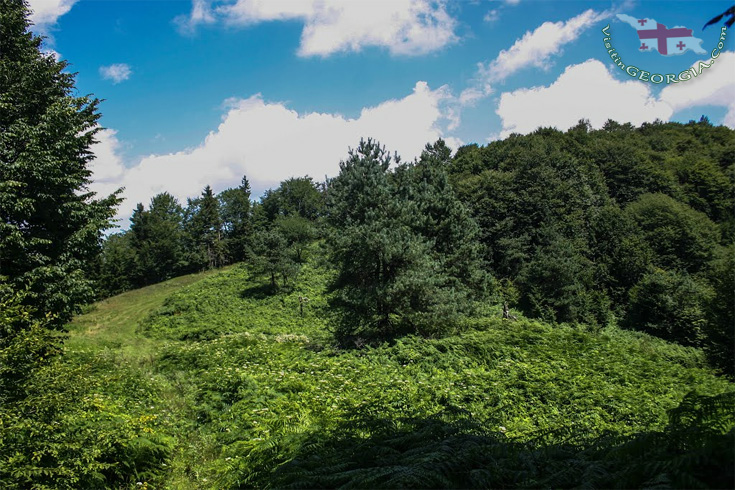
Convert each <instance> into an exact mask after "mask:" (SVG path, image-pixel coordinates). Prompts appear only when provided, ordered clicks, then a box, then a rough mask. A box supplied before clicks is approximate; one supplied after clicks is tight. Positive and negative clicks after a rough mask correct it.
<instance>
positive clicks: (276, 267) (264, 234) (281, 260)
mask: <svg viewBox="0 0 735 490" xmlns="http://www.w3.org/2000/svg"><path fill="white" fill-rule="evenodd" d="M291 231H294V230H293V229H292V230H291ZM291 237H292V238H293V234H292V235H291ZM298 245H299V247H300V248H299V249H298V250H299V256H300V255H301V250H302V247H303V243H299V244H298ZM289 251H290V250H289V243H288V242H287V241H286V238H284V236H283V234H282V233H281V231H280V230H278V229H275V230H264V231H261V232H259V233H258V234H257V235H256V236H255V243H254V244H253V252H254V253H255V257H256V261H255V265H256V268H257V270H258V271H259V272H260V273H262V274H265V275H267V276H268V277H270V281H271V289H272V290H273V291H275V290H276V289H278V281H279V279H280V281H281V284H282V285H283V287H287V286H288V282H289V280H290V279H292V278H293V277H294V276H295V275H296V274H298V272H299V264H298V263H297V262H295V261H294V259H293V258H292V256H291V254H290V253H289Z"/></svg>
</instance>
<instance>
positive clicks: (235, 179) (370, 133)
mask: <svg viewBox="0 0 735 490" xmlns="http://www.w3.org/2000/svg"><path fill="white" fill-rule="evenodd" d="M449 97H450V94H449V92H448V90H447V88H446V87H441V88H439V89H436V90H431V89H430V88H429V86H428V85H427V84H426V83H425V82H418V83H417V84H416V86H415V87H414V89H413V92H412V93H411V94H409V95H407V96H406V97H404V98H402V99H396V100H389V101H386V102H383V103H382V104H380V105H378V106H375V107H368V108H364V109H363V110H362V111H361V113H360V116H359V117H357V118H355V119H348V118H345V117H343V116H341V115H339V114H328V113H317V112H312V113H307V114H299V113H297V112H296V111H293V110H291V109H289V108H288V107H286V106H285V105H284V104H282V103H276V102H267V101H265V100H264V99H263V97H261V96H260V95H254V96H252V97H250V98H248V99H238V100H230V101H228V104H229V110H228V111H227V113H226V114H225V115H224V116H223V119H222V123H221V124H220V125H219V127H218V128H217V129H216V130H215V131H212V132H210V133H209V135H207V137H206V138H205V139H204V141H203V142H202V143H201V144H200V145H199V146H197V147H196V148H193V149H187V150H183V151H180V152H177V153H170V154H166V155H150V156H147V157H144V158H142V159H141V160H140V161H138V162H137V163H135V164H134V165H133V166H131V167H129V168H125V167H124V166H123V165H122V162H121V159H120V158H119V156H118V155H119V142H118V141H117V138H116V136H115V134H114V132H106V133H102V134H101V137H100V138H99V139H100V143H99V144H98V145H97V146H96V147H95V150H94V152H95V154H96V155H97V157H98V158H97V160H96V163H95V164H94V175H93V180H94V184H93V186H92V190H94V191H97V192H100V193H102V194H104V193H109V192H111V191H113V190H115V189H117V188H119V187H125V188H126V190H125V192H124V197H126V198H127V200H126V202H125V203H123V205H122V206H121V210H120V212H121V214H120V217H121V218H127V217H129V216H130V213H131V211H132V208H133V207H134V206H135V204H136V203H138V202H143V203H146V204H147V203H148V202H149V200H150V198H151V197H153V196H154V195H155V194H157V193H160V192H163V191H168V192H170V193H171V194H173V195H174V196H176V197H177V198H178V199H180V200H181V201H182V202H184V201H185V199H186V198H187V197H194V196H197V195H198V194H199V193H200V192H201V190H202V188H204V186H205V185H207V184H210V185H212V187H213V188H214V189H215V190H216V191H219V190H222V189H224V188H227V187H231V186H236V185H238V183H239V182H240V179H241V178H242V176H243V175H247V177H248V179H249V180H250V182H251V184H252V185H253V187H254V188H256V189H258V188H260V189H265V188H267V187H271V186H273V185H277V184H278V183H279V182H280V181H282V180H283V179H286V178H288V177H292V176H303V175H307V174H308V175H311V176H313V177H315V178H317V179H322V178H323V177H324V176H325V175H330V176H334V175H336V174H337V173H338V172H339V161H340V160H343V159H344V158H346V156H347V150H348V147H354V146H356V145H357V143H358V142H359V141H360V138H361V137H374V138H376V139H377V140H378V141H380V142H381V143H382V144H384V145H386V148H388V149H389V150H390V151H397V152H398V154H399V155H401V156H402V157H403V158H404V160H405V159H412V158H413V157H415V156H418V155H419V154H420V153H421V150H422V149H423V147H424V145H425V144H426V143H429V142H432V141H435V140H436V139H438V138H440V137H442V136H443V134H442V130H441V129H440V127H439V126H440V121H441V120H442V119H443V118H444V116H443V112H442V108H441V104H442V102H443V101H444V100H446V99H447V98H449ZM445 139H447V142H448V144H449V145H450V146H453V147H455V148H456V147H457V146H458V145H459V144H460V142H459V141H457V140H454V139H452V138H445Z"/></svg>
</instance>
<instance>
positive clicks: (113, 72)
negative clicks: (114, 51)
mask: <svg viewBox="0 0 735 490" xmlns="http://www.w3.org/2000/svg"><path fill="white" fill-rule="evenodd" d="M132 74H133V71H132V70H131V69H130V66H129V65H127V64H125V63H115V64H112V65H109V66H100V76H101V77H102V78H104V79H105V80H112V83H115V84H117V83H120V82H124V81H125V80H127V79H128V78H130V75H132Z"/></svg>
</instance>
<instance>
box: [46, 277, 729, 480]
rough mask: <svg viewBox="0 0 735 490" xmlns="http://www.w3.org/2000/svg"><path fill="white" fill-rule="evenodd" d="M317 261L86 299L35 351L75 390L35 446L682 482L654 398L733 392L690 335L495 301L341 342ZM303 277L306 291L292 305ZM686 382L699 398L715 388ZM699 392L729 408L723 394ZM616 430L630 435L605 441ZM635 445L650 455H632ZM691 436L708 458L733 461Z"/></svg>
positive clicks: (127, 467) (345, 473)
mask: <svg viewBox="0 0 735 490" xmlns="http://www.w3.org/2000/svg"><path fill="white" fill-rule="evenodd" d="M326 279H327V276H326V274H325V272H324V271H323V270H322V269H320V268H318V267H317V266H316V265H315V264H307V265H305V266H304V267H303V268H302V272H301V274H300V276H299V278H298V280H297V282H296V284H295V285H294V286H293V288H292V289H291V290H290V291H289V292H280V293H277V294H271V293H270V292H269V289H268V281H267V278H265V277H263V278H258V277H254V276H253V275H252V274H251V272H250V271H249V270H248V269H247V268H246V267H245V266H243V265H235V266H232V267H230V268H227V269H223V270H219V271H216V272H211V273H205V274H200V275H194V276H185V277H182V278H178V279H174V280H171V281H168V282H165V283H162V284H159V285H156V286H151V287H148V288H144V289H141V290H136V291H131V292H128V293H124V294H122V295H120V296H117V297H114V298H110V299H108V300H105V301H103V302H100V303H98V304H96V305H95V306H94V307H93V308H92V309H91V311H90V312H88V313H86V314H84V315H81V316H79V317H77V318H75V320H74V321H73V323H72V325H71V326H70V329H71V337H70V339H69V340H68V341H67V342H66V343H65V351H66V352H65V355H64V356H60V357H59V358H58V359H57V360H56V361H55V363H56V364H55V365H53V366H51V367H50V368H49V369H53V370H55V371H56V373H57V374H58V373H59V371H60V370H61V371H63V372H66V374H67V375H66V376H54V377H49V378H48V379H47V383H50V384H52V385H55V386H45V388H46V389H47V390H49V389H51V390H53V389H56V390H57V391H58V390H61V391H62V392H63V391H66V392H67V394H66V395H65V397H68V396H71V398H66V400H67V403H66V404H65V405H64V407H63V411H64V413H65V414H66V416H64V417H62V420H64V421H65V423H66V424H67V425H68V426H63V427H58V426H56V427H53V428H50V427H49V428H47V429H49V430H48V432H46V433H44V435H43V436H40V433H41V432H40V431H39V433H37V434H36V437H41V438H42V439H43V440H44V441H46V442H45V443H42V442H41V441H40V440H36V447H37V448H40V449H37V450H38V451H39V452H43V451H44V448H46V449H48V451H47V456H50V455H52V454H53V451H51V450H50V449H49V448H52V447H55V446H54V440H55V439H57V442H58V443H60V442H61V439H62V438H66V440H67V445H68V449H67V452H74V451H76V452H77V453H78V455H77V456H78V458H79V460H80V461H81V460H84V458H85V455H86V456H87V457H88V456H89V454H86V452H90V451H95V450H96V451H102V452H103V456H104V452H105V451H107V452H108V454H109V455H110V457H111V458H112V459H111V461H109V463H110V465H109V466H108V467H107V468H100V473H102V474H106V473H109V472H119V473H120V476H122V477H123V478H124V479H125V480H127V481H128V482H129V484H130V485H131V487H134V486H136V483H137V482H141V484H142V485H143V486H148V487H149V488H153V487H155V488H182V489H183V488H239V487H249V486H255V487H263V486H269V485H275V486H287V485H289V484H305V485H307V486H318V485H322V486H339V485H342V484H348V483H349V484H353V485H358V486H367V487H374V486H413V487H426V486H429V487H432V486H434V487H435V486H448V485H454V486H488V485H492V486H567V485H575V484H582V483H584V482H588V483H594V484H598V485H602V486H606V485H610V484H614V483H616V482H617V483H623V484H625V485H632V486H636V485H640V484H643V483H644V482H646V481H648V479H649V478H652V477H659V478H664V479H666V478H669V479H670V480H669V481H670V483H672V484H678V485H679V486H687V485H686V484H682V482H686V481H690V480H686V478H703V477H705V476H706V475H707V473H706V472H705V470H706V469H700V473H699V474H697V473H696V472H695V471H693V466H692V465H691V464H690V465H689V466H687V465H686V464H681V462H679V463H677V466H678V473H677V472H676V471H674V472H670V471H669V470H665V468H667V466H666V465H663V466H661V465H659V466H658V467H657V468H658V469H657V470H656V469H655V467H656V466H655V464H653V463H655V462H656V461H655V458H667V457H669V456H670V455H669V456H667V452H666V451H669V450H671V449H672V448H667V444H669V443H670V438H669V437H668V435H667V434H670V431H674V432H676V431H677V430H680V429H681V428H677V427H676V426H675V425H669V426H668V428H667V424H669V422H670V420H669V417H668V416H667V411H668V410H671V409H674V408H675V407H677V406H679V405H680V404H681V402H682V400H684V399H685V396H686V395H687V393H689V392H692V391H694V392H696V393H698V394H700V395H719V394H722V393H725V392H732V391H733V388H734V386H733V384H732V383H729V382H727V381H725V380H724V379H722V378H718V377H716V376H714V375H713V374H712V372H711V371H710V370H709V369H708V368H707V367H706V362H705V359H704V357H703V355H702V353H701V352H700V351H699V350H696V349H693V348H685V347H681V346H677V345H675V344H670V343H667V342H665V341H662V340H659V339H656V338H654V337H650V336H647V335H645V334H641V333H635V332H628V331H621V330H618V329H615V328H605V329H601V330H597V329H586V328H583V327H572V326H565V325H561V326H554V327H552V326H550V325H547V324H544V323H541V322H537V321H531V320H526V319H523V318H521V319H520V320H519V321H517V322H509V321H503V320H501V318H500V312H499V310H494V309H493V311H494V312H495V313H494V314H488V316H486V317H484V318H479V319H475V320H473V321H472V324H471V325H470V326H469V328H468V329H467V330H466V331H464V332H462V333H461V334H456V335H449V336H446V337H444V338H440V339H421V338H418V337H405V338H403V339H401V340H398V341H397V342H395V343H394V344H393V345H388V344H385V345H382V346H380V347H376V348H364V349H360V350H343V349H339V348H336V347H335V345H336V344H335V342H334V341H333V339H332V337H331V335H330V334H329V332H328V330H327V325H328V324H329V318H328V310H327V309H326V302H325V292H324V291H325V284H326ZM299 296H308V297H309V298H310V301H309V302H308V303H307V304H306V305H305V307H304V312H303V317H302V316H300V314H299V301H298V297H299ZM110 318H114V319H115V321H112V322H111V321H109V320H110ZM40 379H41V380H43V379H44V378H43V376H40ZM59 384H61V386H58V385H59ZM39 396H40V395H39ZM43 396H46V397H51V396H60V395H50V394H49V393H48V391H46V392H45V394H44V395H43ZM70 400H73V402H71V401H70ZM687 400H688V402H687V403H688V404H689V405H691V406H689V410H694V411H696V410H695V409H698V410H701V409H702V407H703V406H706V402H702V400H710V402H712V400H713V399H711V398H708V399H700V400H699V401H698V400H697V399H695V398H689V399H687ZM715 400H719V401H718V402H717V403H719V406H720V408H722V407H723V406H724V407H725V408H724V412H723V413H729V412H728V411H730V412H731V410H729V409H730V408H732V406H731V405H732V400H731V397H725V398H722V397H720V398H718V399H715ZM712 403H713V402H712ZM717 403H715V405H717ZM723 404H725V405H723ZM728 404H729V405H728ZM685 405H686V404H685ZM728 407H729V408H728ZM710 408H711V413H715V414H716V413H718V410H717V407H716V406H715V408H712V407H710ZM681 410H684V411H685V412H686V410H687V407H684V408H680V411H681ZM705 411H706V410H705ZM692 418H693V417H692V416H691V414H689V416H686V414H685V416H684V417H683V420H684V421H685V422H681V423H683V424H690V423H692ZM694 419H697V418H696V417H694ZM720 419H721V417H720ZM720 422H722V420H720ZM92 423H94V424H96V425H97V428H96V433H95V434H94V435H91V434H90V433H88V431H87V432H85V430H84V427H90V425H91V424H92ZM698 423H699V424H700V425H701V424H704V425H701V427H704V426H706V424H707V419H706V418H702V417H699V419H698ZM726 423H727V424H730V423H731V420H729V419H728V420H727V421H726ZM701 427H700V430H702V429H701ZM100 428H101V429H102V430H100ZM716 429H717V430H719V431H720V432H722V431H723V429H724V430H725V431H726V430H728V429H729V427H724V428H723V427H718V428H716ZM662 431H668V432H666V433H662ZM60 432H63V434H60ZM705 432H706V431H705ZM682 433H684V432H682ZM721 437H722V436H721ZM85 438H86V439H85ZM664 441H669V442H664ZM729 441H730V439H722V440H719V444H724V446H722V447H723V448H725V449H726V448H728V447H731V445H730V446H728V444H729ZM625 444H627V445H628V446H630V447H633V449H632V450H631V451H633V452H630V453H626V451H620V450H617V452H616V450H615V448H616V447H617V448H620V447H628V446H624V445H625ZM636 444H637V445H638V446H636ZM647 444H648V446H646V445H647ZM90 445H91V446H90ZM621 445H622V446H621ZM631 445H632V446H631ZM636 447H638V449H635V448H636ZM641 447H643V448H647V449H646V451H648V454H649V456H651V458H653V459H650V460H647V461H641V460H640V459H639V458H638V457H637V456H636V454H637V453H636V452H635V451H639V450H640V448H641ZM721 449H722V448H721ZM690 450H691V448H690ZM705 450H708V451H711V452H712V454H711V456H712V458H714V459H711V462H710V464H717V462H718V461H720V462H723V463H722V464H724V465H726V464H728V463H727V461H732V454H731V451H728V450H724V451H722V450H719V452H718V451H717V450H716V448H715V449H713V448H712V447H709V448H707V447H705ZM644 452H645V451H644ZM66 456H67V457H68V456H69V454H67V455H66ZM96 456H97V459H98V460H100V459H101V460H103V461H104V460H105V458H104V457H102V458H100V457H99V453H96ZM625 458H628V460H626V459H625ZM717 458H719V459H717ZM723 458H724V459H723ZM624 461H627V462H626V463H625V464H624V465H622V466H621V464H622V463H623V462H624ZM642 463H647V464H648V463H650V464H653V466H652V467H650V468H649V467H646V468H642V467H637V466H636V465H638V466H640V465H641V464H642ZM730 467H732V465H730ZM652 468H654V469H652ZM661 468H664V470H662V469H661ZM725 468H727V466H722V469H725ZM657 471H658V473H657ZM88 476H89V478H91V480H88V481H87V483H89V482H90V481H94V480H93V478H94V475H88ZM677 478H680V479H679V480H677ZM681 478H684V480H681ZM707 478H710V480H709V481H707V483H708V484H710V485H712V484H713V483H714V484H715V485H716V484H717V481H714V482H713V481H711V479H712V478H719V479H720V480H719V481H725V482H726V481H728V480H727V478H731V475H727V474H722V473H721V472H720V473H716V474H715V476H714V477H713V476H711V475H710V476H707ZM723 479H724V480H723ZM690 482H691V481H690ZM69 485H70V486H71V487H73V486H75V485H74V483H73V482H70V484H69ZM140 486H141V485H137V487H138V488H139V487H140Z"/></svg>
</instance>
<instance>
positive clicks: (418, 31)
mask: <svg viewBox="0 0 735 490" xmlns="http://www.w3.org/2000/svg"><path fill="white" fill-rule="evenodd" d="M216 19H219V20H221V21H222V22H223V23H225V24H227V25H231V26H247V25H253V24H258V23H261V22H269V21H292V20H295V21H300V22H303V24H304V28H303V31H302V33H301V44H300V46H299V49H298V54H299V55H300V56H329V55H332V54H334V53H340V52H349V51H355V52H356V51H360V50H362V49H363V48H365V47H371V46H374V47H382V48H387V49H388V50H389V51H390V53H391V54H394V55H409V56H411V55H421V54H426V53H429V52H432V51H436V50H438V49H441V48H443V47H445V46H447V45H449V44H452V43H454V42H456V41H457V36H456V35H455V33H454V29H455V27H456V26H457V22H456V21H455V20H454V19H453V18H452V17H451V16H450V15H449V13H448V12H447V10H446V8H445V6H444V2H443V1H442V0H391V1H390V2H380V3H379V4H376V3H375V2H374V1H371V0H351V1H349V2H345V1H343V0H301V1H290V0H236V1H235V2H234V3H228V4H225V5H221V6H219V7H216V8H214V9H213V8H212V7H211V5H210V4H207V3H206V2H205V0H194V1H193V6H192V12H191V14H190V15H189V17H188V18H180V19H178V20H177V22H178V23H179V25H180V26H181V27H182V31H184V32H186V31H191V29H193V28H194V27H195V26H196V25H198V24H208V23H213V22H215V20H216Z"/></svg>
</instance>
